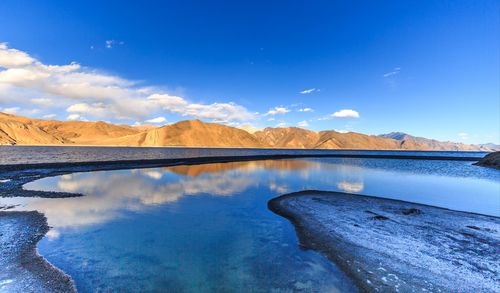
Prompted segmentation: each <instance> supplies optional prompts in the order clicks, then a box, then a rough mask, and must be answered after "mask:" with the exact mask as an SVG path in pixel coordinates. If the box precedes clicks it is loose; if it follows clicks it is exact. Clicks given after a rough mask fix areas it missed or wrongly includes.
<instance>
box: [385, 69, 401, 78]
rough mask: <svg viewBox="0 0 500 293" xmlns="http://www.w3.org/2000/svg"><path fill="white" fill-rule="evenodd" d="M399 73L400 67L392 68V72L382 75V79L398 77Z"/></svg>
mask: <svg viewBox="0 0 500 293" xmlns="http://www.w3.org/2000/svg"><path fill="white" fill-rule="evenodd" d="M400 72H401V68H400V67H396V68H394V69H393V70H391V71H389V72H387V73H384V75H383V76H384V77H386V78H387V77H391V76H394V75H398V74H399V73H400Z"/></svg>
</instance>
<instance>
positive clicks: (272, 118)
mask: <svg viewBox="0 0 500 293" xmlns="http://www.w3.org/2000/svg"><path fill="white" fill-rule="evenodd" d="M274 120H276V118H274V117H271V118H268V119H267V121H274Z"/></svg>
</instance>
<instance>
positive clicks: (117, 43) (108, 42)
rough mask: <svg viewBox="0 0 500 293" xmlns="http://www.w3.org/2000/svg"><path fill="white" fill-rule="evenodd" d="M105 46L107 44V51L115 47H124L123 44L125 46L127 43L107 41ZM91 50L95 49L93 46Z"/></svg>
mask: <svg viewBox="0 0 500 293" xmlns="http://www.w3.org/2000/svg"><path fill="white" fill-rule="evenodd" d="M105 44H106V48H107V49H111V48H113V47H114V46H115V45H123V44H125V42H123V41H117V40H106V42H105ZM91 48H92V49H93V46H92V47H91Z"/></svg>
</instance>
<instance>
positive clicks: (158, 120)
mask: <svg viewBox="0 0 500 293" xmlns="http://www.w3.org/2000/svg"><path fill="white" fill-rule="evenodd" d="M144 122H146V123H153V124H161V123H165V122H167V118H165V117H163V116H161V117H156V118H153V119H149V120H146V121H144Z"/></svg>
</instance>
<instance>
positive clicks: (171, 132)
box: [101, 120, 262, 148]
mask: <svg viewBox="0 0 500 293" xmlns="http://www.w3.org/2000/svg"><path fill="white" fill-rule="evenodd" d="M103 144H105V145H126V146H190V147H250V148H258V147H261V146H262V145H261V144H260V143H259V141H258V140H257V139H256V138H255V137H254V136H253V135H251V134H250V133H248V132H246V131H244V130H242V129H238V128H234V127H229V126H226V125H221V124H216V123H206V122H202V121H200V120H186V121H180V122H177V123H174V124H171V125H166V126H162V127H157V128H153V129H149V130H146V131H144V132H140V133H137V134H134V135H128V136H123V137H120V138H118V139H115V138H111V139H109V140H105V141H102V142H101V145H103Z"/></svg>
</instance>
